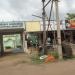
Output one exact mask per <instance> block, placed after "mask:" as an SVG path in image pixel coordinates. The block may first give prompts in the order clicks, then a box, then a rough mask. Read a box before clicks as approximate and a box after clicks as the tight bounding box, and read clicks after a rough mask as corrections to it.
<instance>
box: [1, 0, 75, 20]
mask: <svg viewBox="0 0 75 75" xmlns="http://www.w3.org/2000/svg"><path fill="white" fill-rule="evenodd" d="M47 1H48V0H46V2H47ZM41 9H42V2H41V0H0V21H9V20H37V19H39V18H35V17H33V16H32V14H35V15H40V16H41V13H42V12H41ZM49 10H50V5H48V6H47V7H46V12H47V15H48V14H49ZM59 12H60V18H61V19H64V17H65V16H66V13H68V12H71V13H72V12H73V13H74V12H75V0H60V2H59Z"/></svg>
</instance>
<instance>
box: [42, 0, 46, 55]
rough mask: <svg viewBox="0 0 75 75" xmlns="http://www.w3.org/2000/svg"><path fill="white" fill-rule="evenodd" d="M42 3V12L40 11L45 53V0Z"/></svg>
mask: <svg viewBox="0 0 75 75" xmlns="http://www.w3.org/2000/svg"><path fill="white" fill-rule="evenodd" d="M42 3H43V13H42V20H43V54H44V53H45V48H46V46H45V40H46V24H45V8H44V5H45V0H42Z"/></svg>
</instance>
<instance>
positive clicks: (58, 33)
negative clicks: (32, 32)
mask: <svg viewBox="0 0 75 75" xmlns="http://www.w3.org/2000/svg"><path fill="white" fill-rule="evenodd" d="M54 1H55V10H56V25H57V40H58V45H57V47H58V53H59V59H62V58H63V56H62V45H61V30H60V20H59V12H58V11H59V10H58V0H54Z"/></svg>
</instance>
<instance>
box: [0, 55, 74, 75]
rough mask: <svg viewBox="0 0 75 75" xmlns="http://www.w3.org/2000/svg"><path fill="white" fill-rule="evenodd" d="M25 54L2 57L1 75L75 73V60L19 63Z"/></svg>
mask: <svg viewBox="0 0 75 75" xmlns="http://www.w3.org/2000/svg"><path fill="white" fill-rule="evenodd" d="M22 57H23V56H20V57H19V56H15V59H14V58H12V57H10V59H9V57H7V58H5V57H4V58H1V59H0V75H75V60H68V61H60V62H55V63H49V64H40V65H38V64H37V65H34V64H30V63H25V62H24V63H22V62H21V63H18V62H20V60H21V59H23V58H22Z"/></svg>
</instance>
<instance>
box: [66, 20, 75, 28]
mask: <svg viewBox="0 0 75 75" xmlns="http://www.w3.org/2000/svg"><path fill="white" fill-rule="evenodd" d="M65 22H66V28H75V20H65Z"/></svg>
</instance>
